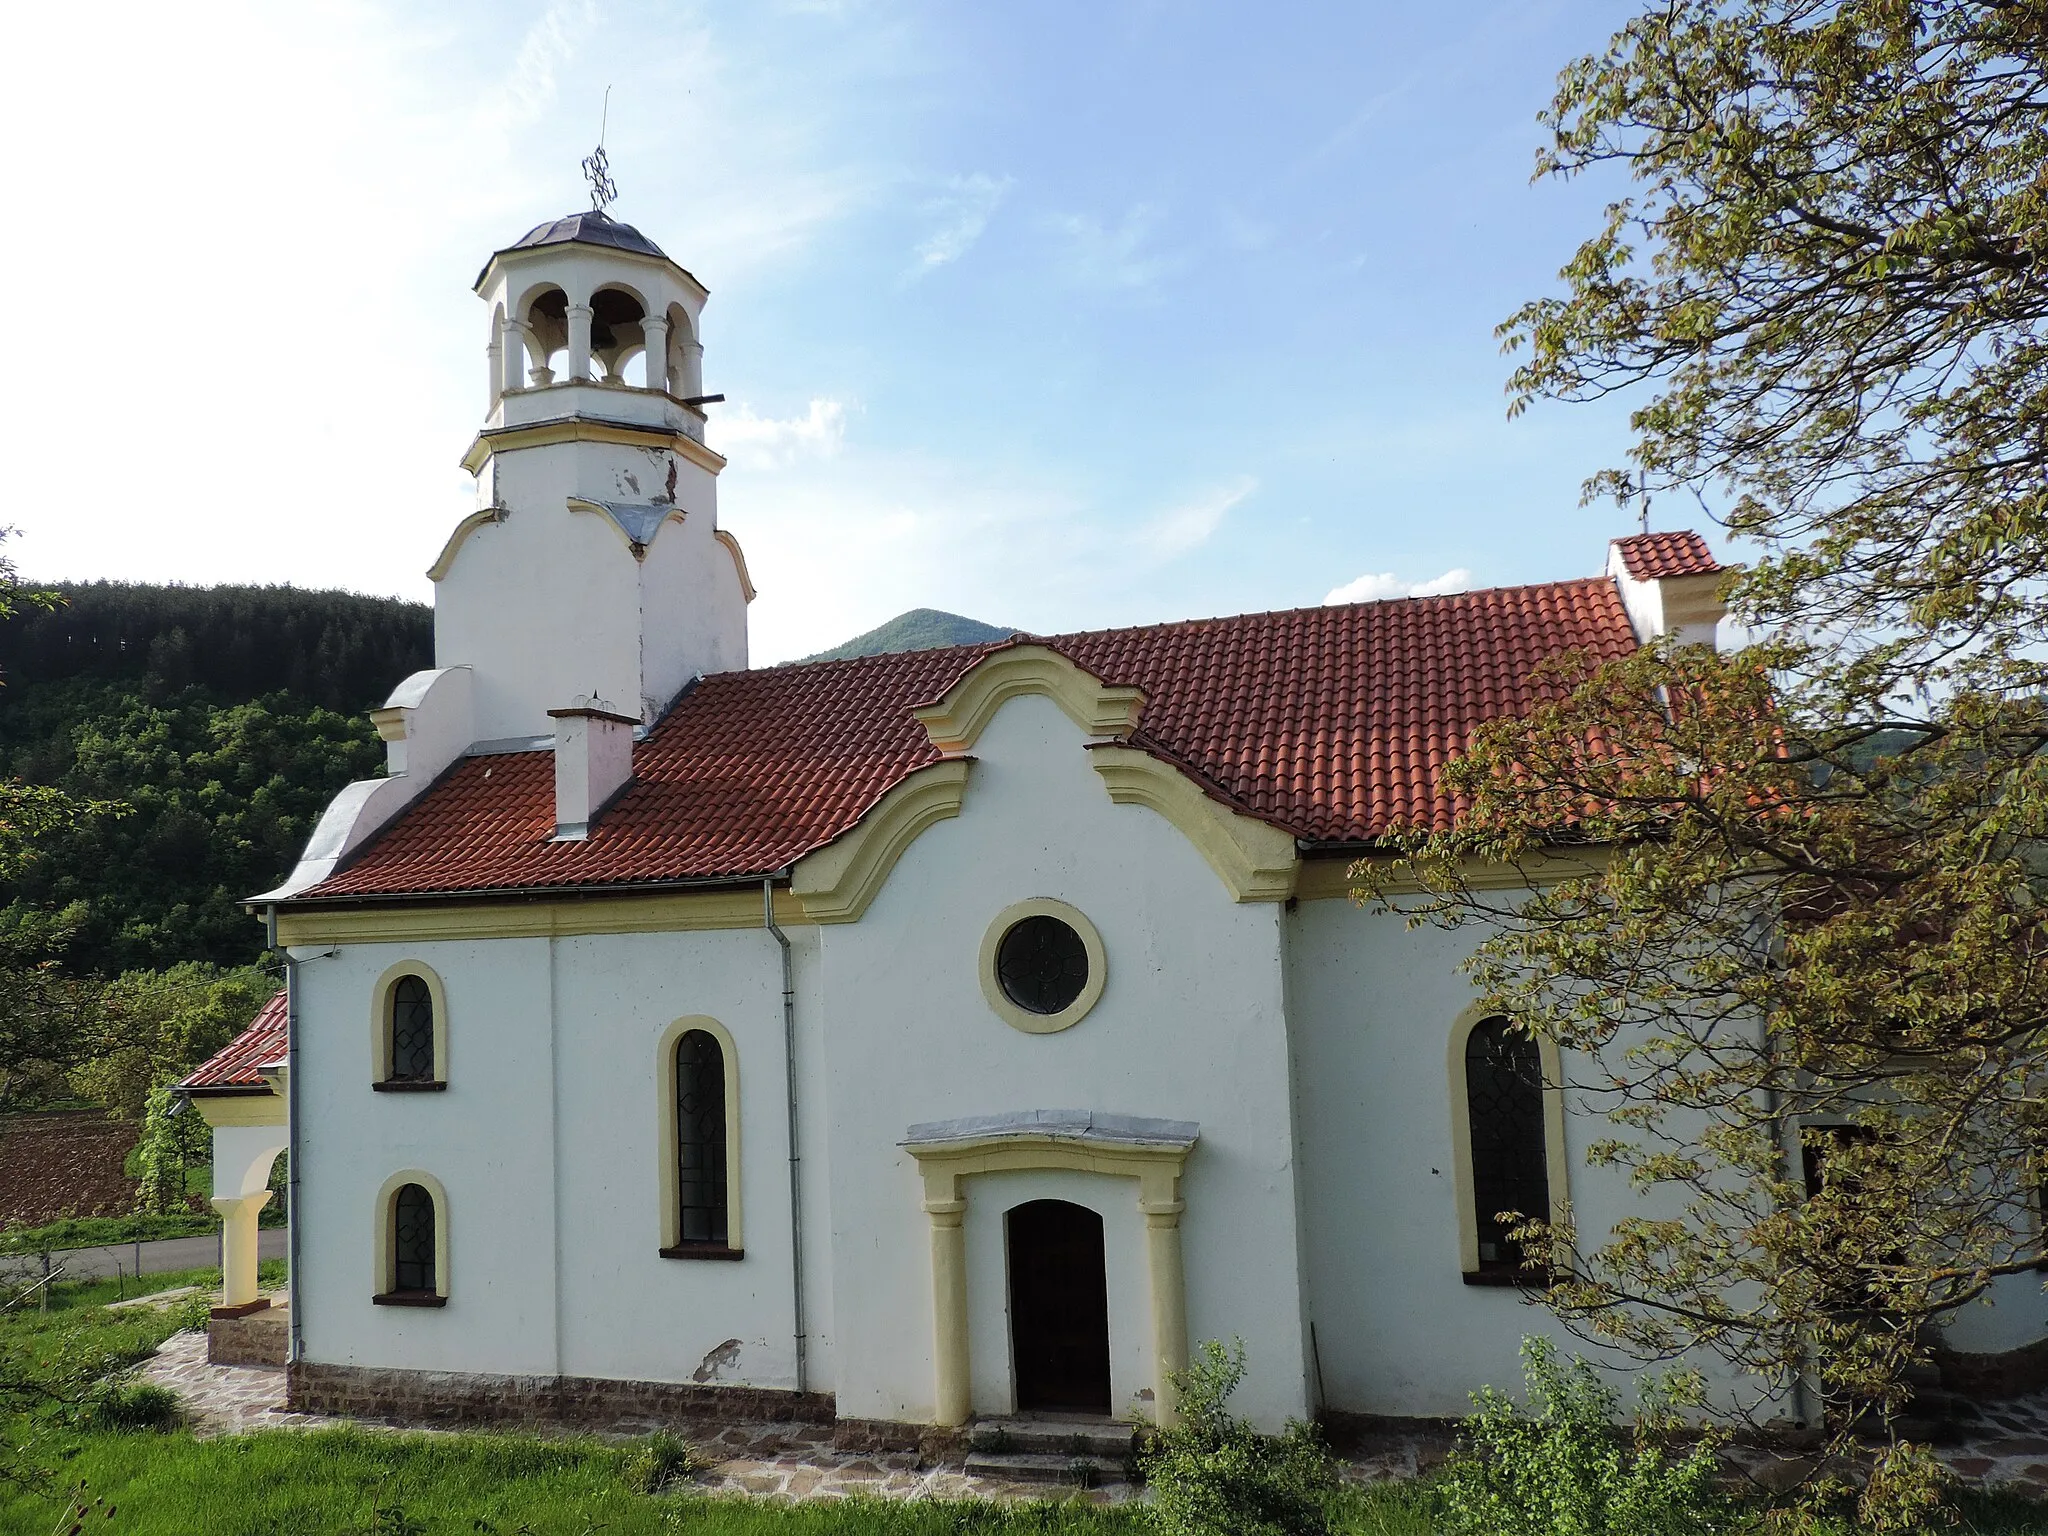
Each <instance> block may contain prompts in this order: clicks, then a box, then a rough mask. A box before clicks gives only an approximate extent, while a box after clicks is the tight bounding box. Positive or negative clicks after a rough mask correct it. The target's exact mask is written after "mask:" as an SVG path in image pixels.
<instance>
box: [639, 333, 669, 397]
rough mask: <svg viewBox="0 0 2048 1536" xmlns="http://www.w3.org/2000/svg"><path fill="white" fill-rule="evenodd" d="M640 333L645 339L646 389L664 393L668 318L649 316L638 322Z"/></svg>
mask: <svg viewBox="0 0 2048 1536" xmlns="http://www.w3.org/2000/svg"><path fill="white" fill-rule="evenodd" d="M640 331H641V334H642V335H644V336H645V337H646V338H647V341H646V351H647V387H648V388H649V389H659V390H662V391H664V392H666V390H667V389H668V318H667V317H666V316H664V315H649V316H647V317H646V318H645V319H644V320H642V321H641V322H640Z"/></svg>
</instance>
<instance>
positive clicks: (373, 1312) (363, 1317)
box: [297, 939, 557, 1374]
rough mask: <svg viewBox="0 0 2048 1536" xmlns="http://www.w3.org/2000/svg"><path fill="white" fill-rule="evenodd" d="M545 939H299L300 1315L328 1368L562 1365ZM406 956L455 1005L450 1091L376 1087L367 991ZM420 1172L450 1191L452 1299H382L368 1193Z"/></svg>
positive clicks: (450, 1027)
mask: <svg viewBox="0 0 2048 1536" xmlns="http://www.w3.org/2000/svg"><path fill="white" fill-rule="evenodd" d="M547 950H548V946H547V943H546V941H544V940H538V939H499V940H492V941H487V942H473V943H422V944H416V945H404V946H401V945H395V944H362V945H346V946H342V947H340V948H339V950H338V951H337V952H336V953H333V954H331V955H330V954H326V953H325V952H324V951H320V950H313V951H299V952H298V953H299V954H300V955H301V957H302V963H301V964H300V965H299V967H298V987H299V998H298V1010H297V1011H298V1016H299V1021H300V1025H299V1035H300V1039H299V1042H298V1057H299V1062H298V1078H299V1082H298V1091H299V1114H300V1126H301V1129H300V1134H299V1144H300V1152H299V1158H300V1163H299V1169H298V1176H299V1189H298V1195H299V1202H300V1205H299V1213H300V1269H299V1323H300V1328H301V1333H302V1337H303V1340H304V1347H305V1350H306V1357H307V1358H308V1359H309V1360H314V1361H319V1362H322V1363H326V1364H338V1365H367V1366H387V1367H401V1368H406V1369H413V1370H439V1371H489V1372H502V1373H511V1374H528V1373H537V1374H550V1373H553V1372H554V1371H555V1370H556V1368H557V1367H556V1361H557V1349H556V1288H555V1279H556V1272H555V1264H554V1260H553V1254H554V1252H555V1237H556V1225H555V1199H556V1184H555V1170H554V1167H553V1158H552V1150H551V1149H552V1146H553V1142H554V1114H555V1106H554V1100H553V1095H552V1093H551V1092H550V1088H549V1081H548V1075H547V1071H546V1063H547V1060H548V1055H549V1038H548V1037H549V1023H548V998H549V994H550V990H551V987H550V978H549V967H548V952H547ZM401 960H405V961H416V962H419V963H422V964H425V965H427V966H430V967H432V968H433V970H434V971H435V972H436V974H438V975H439V976H440V978H441V981H442V984H443V987H444V989H445V994H446V997H447V1000H448V1020H447V1041H448V1050H447V1061H446V1075H447V1082H448V1086H447V1089H446V1091H444V1092H439V1093H378V1092H376V1091H374V1090H373V1089H372V1088H371V1086H370V1084H371V1080H372V1077H373V1070H372V1060H371V1042H372V1032H371V1011H372V1003H371V999H372V995H373V992H374V990H375V988H376V983H377V981H378V978H379V977H381V976H382V975H383V974H384V973H385V971H386V970H387V968H389V967H390V966H392V965H394V964H396V963H398V962H399V961H401ZM404 1169H419V1170H422V1171H424V1172H426V1173H429V1174H431V1175H433V1176H434V1178H436V1179H438V1180H439V1181H440V1182H441V1184H442V1185H443V1187H444V1188H445V1189H446V1191H447V1195H448V1209H447V1212H446V1220H447V1226H448V1244H449V1253H450V1258H449V1273H448V1276H447V1280H448V1304H447V1305H446V1306H445V1307H442V1308H414V1307H389V1306H377V1305H374V1304H373V1303H372V1302H371V1300H370V1297H371V1296H372V1294H373V1293H374V1291H375V1290H376V1289H377V1284H378V1282H377V1277H376V1275H375V1272H374V1254H375V1233H376V1223H377V1222H378V1221H379V1220H380V1219H381V1213H380V1212H379V1210H378V1208H377V1192H378V1190H379V1189H380V1188H381V1187H382V1185H383V1184H384V1182H385V1180H386V1179H387V1178H388V1177H389V1176H390V1175H392V1174H394V1173H397V1172H399V1171H401V1170H404Z"/></svg>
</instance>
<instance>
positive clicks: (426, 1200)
mask: <svg viewBox="0 0 2048 1536" xmlns="http://www.w3.org/2000/svg"><path fill="white" fill-rule="evenodd" d="M434 1278H435V1277H434V1197H433V1196H432V1195H430V1194H428V1193H427V1192H426V1190H425V1189H423V1188H421V1187H420V1186H419V1185H417V1184H402V1185H400V1186H399V1190H398V1193H397V1194H396V1195H395V1196H393V1197H392V1201H391V1289H392V1290H394V1291H397V1292H399V1293H401V1294H404V1293H407V1292H420V1293H426V1294H432V1293H433V1291H434V1289H435V1285H434Z"/></svg>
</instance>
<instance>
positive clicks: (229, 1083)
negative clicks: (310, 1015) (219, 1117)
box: [178, 992, 291, 1093]
mask: <svg viewBox="0 0 2048 1536" xmlns="http://www.w3.org/2000/svg"><path fill="white" fill-rule="evenodd" d="M290 1018H291V1014H290V1011H289V1009H288V1007H287V1005H286V1002H285V995H284V993H282V992H279V993H278V994H277V995H276V996H275V997H273V998H271V1000H270V1001H269V1002H267V1003H265V1004H264V1005H263V1006H262V1007H261V1008H259V1009H257V1010H256V1017H255V1018H254V1019H252V1020H250V1022H249V1027H248V1028H247V1029H245V1030H243V1031H242V1032H241V1033H240V1034H239V1035H237V1036H235V1038H234V1039H232V1040H230V1041H229V1042H228V1043H227V1044H226V1045H224V1046H222V1047H221V1048H220V1049H219V1050H217V1051H215V1052H214V1053H213V1054H212V1055H211V1056H209V1057H207V1058H206V1060H204V1061H202V1062H201V1063H200V1064H199V1065H198V1066H197V1067H196V1068H195V1069H194V1070H193V1072H192V1075H191V1076H190V1077H188V1078H186V1079H185V1080H184V1081H183V1082H181V1083H180V1084H178V1086H179V1087H180V1088H183V1089H186V1090H194V1089H196V1090H198V1091H200V1092H202V1093H204V1092H207V1091H212V1092H219V1091H221V1090H222V1089H236V1088H262V1087H264V1086H266V1085H265V1083H264V1081H263V1074H262V1072H261V1071H259V1070H258V1069H259V1068H261V1067H265V1066H268V1065H270V1064H271V1063H273V1062H279V1061H283V1060H284V1053H285V1045H286V1037H287V1035H288V1034H289V1029H288V1025H289V1023H290Z"/></svg>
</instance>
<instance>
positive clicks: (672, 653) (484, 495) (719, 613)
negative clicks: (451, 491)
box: [428, 209, 753, 742]
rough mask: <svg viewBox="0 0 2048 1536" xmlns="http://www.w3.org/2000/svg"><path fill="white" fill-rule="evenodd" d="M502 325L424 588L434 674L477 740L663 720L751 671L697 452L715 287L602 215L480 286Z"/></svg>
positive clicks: (714, 470) (711, 495) (704, 457)
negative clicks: (712, 683)
mask: <svg viewBox="0 0 2048 1536" xmlns="http://www.w3.org/2000/svg"><path fill="white" fill-rule="evenodd" d="M476 292H477V294H478V295H479V296H480V297H481V298H482V299H483V301H484V303H485V304H486V305H487V306H488V308H489V311H490V316H491V322H490V324H491V331H490V340H489V345H488V347H487V349H486V350H487V355H488V357H489V364H490V392H489V396H488V401H489V403H488V411H487V414H486V416H485V419H484V425H483V428H482V430H481V431H480V432H478V434H477V437H476V441H475V442H473V443H472V444H471V445H470V448H469V452H468V453H466V454H465V455H464V456H463V460H462V464H463V468H465V469H467V470H468V471H469V472H470V473H471V474H473V475H474V476H476V484H477V510H476V511H475V512H473V513H471V514H470V515H469V516H468V517H466V518H464V519H463V520H462V522H461V523H460V524H458V525H457V527H456V529H455V531H454V533H453V534H452V535H451V536H450V538H449V540H448V543H447V545H446V547H445V548H444V549H443V550H442V552H441V555H440V558H439V559H437V560H436V561H435V562H434V565H433V568H432V569H431V570H430V571H429V572H428V575H429V576H431V577H432V578H433V580H434V582H435V584H436V586H435V596H434V654H435V665H436V666H437V667H467V668H469V669H470V672H471V676H472V688H473V695H474V707H475V711H476V722H475V731H476V739H477V740H478V741H479V742H492V741H510V740H516V739H519V738H532V737H540V736H547V735H549V734H551V733H552V731H553V729H554V726H555V721H554V720H553V719H551V718H550V716H549V713H548V712H549V711H550V710H558V709H563V708H567V707H570V706H571V705H572V704H587V703H590V702H591V701H596V700H601V701H602V702H603V704H604V706H605V707H606V708H608V709H611V710H613V711H616V712H617V713H619V714H623V715H627V716H630V717H632V718H634V719H637V720H639V721H641V722H643V723H645V722H650V721H652V720H653V719H654V718H655V717H656V716H657V715H658V714H659V713H660V712H661V711H662V710H663V709H664V708H666V707H667V705H668V704H669V702H670V701H671V700H672V699H673V698H674V697H675V696H676V694H677V693H679V692H680V691H681V690H682V689H683V687H684V686H685V685H686V684H688V683H689V682H690V681H691V679H692V678H694V677H697V676H699V675H700V674H703V673H707V672H724V671H733V670H737V669H740V668H744V667H745V666H746V665H747V604H748V602H749V601H751V600H752V598H753V589H752V587H751V585H750V584H749V582H748V580H747V572H746V563H745V561H744V559H743V558H742V557H741V554H740V548H739V544H738V542H737V541H736V540H735V539H734V538H733V537H732V535H731V534H729V533H726V532H725V531H724V530H723V529H721V528H720V527H719V526H718V472H719V470H721V469H723V468H724V467H725V460H724V459H723V458H721V457H720V456H719V455H718V454H717V453H715V452H713V451H712V450H711V449H710V448H707V447H706V446H705V445H704V410H703V407H704V404H705V403H706V399H705V396H704V392H703V391H704V385H703V361H702V360H703V348H702V347H701V346H700V345H699V344H698V340H697V336H698V323H699V321H700V319H701V317H702V315H703V312H704V302H705V299H706V297H707V294H706V291H705V288H704V286H703V284H701V283H699V282H698V281H697V279H696V278H694V277H692V276H691V275H690V274H689V273H688V272H686V271H684V270H683V268H682V267H680V266H678V265H677V264H676V263H675V262H673V261H671V260H670V259H669V258H668V257H667V256H666V255H664V254H663V253H662V251H661V250H660V248H659V247H657V246H656V245H655V244H654V242H653V241H651V240H649V239H648V238H647V237H646V236H645V235H643V234H641V233H640V232H639V231H638V230H636V229H634V228H633V227H632V226H631V225H629V224H621V223H619V222H618V221H617V220H615V219H612V218H610V217H608V216H607V215H606V214H605V213H604V212H603V211H602V210H601V209H594V210H592V211H591V212H588V213H576V214H571V215H570V216H569V217H567V218H562V219H556V220H555V221H553V222H552V223H548V224H542V225H540V226H539V227H537V228H535V229H533V230H530V231H528V232H527V234H526V235H524V236H523V237H522V238H520V239H519V240H517V241H515V242H514V243H513V244H511V245H509V246H507V247H506V248H505V249H503V250H501V251H498V252H497V253H495V254H494V255H493V256H492V257H491V259H490V260H489V261H488V262H487V263H485V265H484V269H483V271H482V273H480V274H479V275H478V277H477V280H476Z"/></svg>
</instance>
